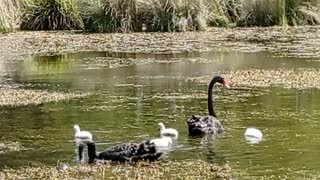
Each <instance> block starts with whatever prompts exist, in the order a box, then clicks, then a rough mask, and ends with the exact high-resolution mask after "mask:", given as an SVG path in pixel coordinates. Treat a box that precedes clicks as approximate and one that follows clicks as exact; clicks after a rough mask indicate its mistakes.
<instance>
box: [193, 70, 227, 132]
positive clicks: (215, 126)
mask: <svg viewBox="0 0 320 180" xmlns="http://www.w3.org/2000/svg"><path fill="white" fill-rule="evenodd" d="M216 82H219V83H221V84H223V85H224V86H227V84H226V81H225V80H224V78H222V77H220V76H215V77H214V78H213V79H212V80H211V82H210V84H209V88H208V111H209V116H199V115H192V117H191V118H189V119H188V120H187V124H188V130H189V135H190V136H199V135H204V134H218V133H221V132H223V130H224V129H223V126H222V124H221V123H220V121H219V120H218V118H217V115H216V113H215V112H214V109H213V97H212V90H213V86H214V84H215V83H216Z"/></svg>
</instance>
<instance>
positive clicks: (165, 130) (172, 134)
mask: <svg viewBox="0 0 320 180" xmlns="http://www.w3.org/2000/svg"><path fill="white" fill-rule="evenodd" d="M158 125H159V127H160V135H161V136H170V137H173V138H178V131H177V130H175V129H172V128H166V127H165V126H164V124H163V123H159V124H158Z"/></svg>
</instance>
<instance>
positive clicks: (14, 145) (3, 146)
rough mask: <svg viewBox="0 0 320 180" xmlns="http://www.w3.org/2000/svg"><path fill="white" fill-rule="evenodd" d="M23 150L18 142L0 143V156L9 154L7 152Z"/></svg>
mask: <svg viewBox="0 0 320 180" xmlns="http://www.w3.org/2000/svg"><path fill="white" fill-rule="evenodd" d="M21 149H23V146H22V145H21V144H20V143H18V142H10V141H2V142H0V154H3V153H6V152H9V151H20V150H21Z"/></svg>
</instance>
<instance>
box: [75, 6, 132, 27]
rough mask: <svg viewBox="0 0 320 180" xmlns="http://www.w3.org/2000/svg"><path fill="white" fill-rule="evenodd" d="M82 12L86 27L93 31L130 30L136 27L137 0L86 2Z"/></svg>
mask: <svg viewBox="0 0 320 180" xmlns="http://www.w3.org/2000/svg"><path fill="white" fill-rule="evenodd" d="M85 3H86V2H85V1H84V0H83V1H81V4H82V6H86V9H87V10H86V11H83V12H82V17H83V21H84V24H85V29H86V30H88V31H92V32H130V31H133V30H134V28H133V26H134V23H135V22H134V20H133V19H134V18H135V12H136V0H101V1H96V2H94V1H93V2H90V3H88V2H87V3H86V4H85Z"/></svg>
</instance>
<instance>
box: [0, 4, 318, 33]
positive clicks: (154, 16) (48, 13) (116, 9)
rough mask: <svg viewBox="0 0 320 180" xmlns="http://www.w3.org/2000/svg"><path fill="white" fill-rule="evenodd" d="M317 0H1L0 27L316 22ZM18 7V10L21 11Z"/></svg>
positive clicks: (170, 27) (105, 28)
mask: <svg viewBox="0 0 320 180" xmlns="http://www.w3.org/2000/svg"><path fill="white" fill-rule="evenodd" d="M318 5H319V2H318V0H1V3H0V31H8V30H12V29H16V28H18V27H20V28H21V29H23V30H73V29H85V30H87V31H90V32H133V31H134V32H136V31H153V32H157V31H161V32H173V31H189V30H205V29H206V28H207V25H209V26H229V25H230V24H232V23H235V24H236V25H238V26H273V25H287V24H288V25H306V24H311V25H313V24H320V10H319V6H318ZM21 12H22V13H21Z"/></svg>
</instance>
